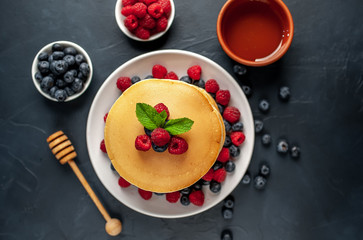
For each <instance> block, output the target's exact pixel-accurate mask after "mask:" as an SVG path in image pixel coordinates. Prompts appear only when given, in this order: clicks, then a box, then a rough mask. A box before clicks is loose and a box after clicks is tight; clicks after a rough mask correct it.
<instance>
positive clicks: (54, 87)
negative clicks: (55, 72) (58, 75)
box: [49, 86, 59, 97]
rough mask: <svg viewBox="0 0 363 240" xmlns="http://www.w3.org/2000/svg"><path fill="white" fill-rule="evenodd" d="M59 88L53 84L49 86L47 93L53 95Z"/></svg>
mask: <svg viewBox="0 0 363 240" xmlns="http://www.w3.org/2000/svg"><path fill="white" fill-rule="evenodd" d="M58 89H59V88H58V87H57V86H53V87H51V88H50V90H49V95H50V96H51V97H55V92H56V91H57V90H58Z"/></svg>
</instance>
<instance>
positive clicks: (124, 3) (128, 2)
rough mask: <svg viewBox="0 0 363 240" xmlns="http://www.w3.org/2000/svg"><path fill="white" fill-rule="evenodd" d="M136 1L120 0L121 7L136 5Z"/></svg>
mask: <svg viewBox="0 0 363 240" xmlns="http://www.w3.org/2000/svg"><path fill="white" fill-rule="evenodd" d="M136 2H137V1H136V0H122V6H124V7H125V6H132V5H134V4H135V3H136Z"/></svg>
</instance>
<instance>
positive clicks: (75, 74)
mask: <svg viewBox="0 0 363 240" xmlns="http://www.w3.org/2000/svg"><path fill="white" fill-rule="evenodd" d="M68 72H71V73H72V74H73V76H74V77H77V74H78V72H77V70H76V69H71V70H69V71H68Z"/></svg>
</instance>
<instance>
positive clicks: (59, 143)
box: [47, 131, 122, 236]
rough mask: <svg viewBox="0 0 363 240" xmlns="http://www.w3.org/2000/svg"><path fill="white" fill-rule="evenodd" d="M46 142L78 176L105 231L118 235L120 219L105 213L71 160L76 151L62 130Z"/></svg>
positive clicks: (56, 155)
mask: <svg viewBox="0 0 363 240" xmlns="http://www.w3.org/2000/svg"><path fill="white" fill-rule="evenodd" d="M47 142H48V143H49V148H50V149H51V150H52V152H53V154H54V155H55V157H56V158H57V159H58V160H59V162H60V163H61V164H62V165H64V164H66V163H68V164H69V166H70V167H71V168H72V170H73V172H74V173H75V174H76V176H77V177H78V179H79V181H80V182H81V183H82V185H83V187H84V188H85V189H86V191H87V192H88V194H89V196H90V197H91V199H92V200H93V202H94V204H95V205H96V207H97V208H98V210H99V211H100V212H101V214H102V216H103V217H104V219H105V220H106V225H105V229H106V232H107V233H108V234H109V235H111V236H116V235H118V234H119V233H120V232H121V230H122V224H121V222H120V220H118V219H117V218H111V217H110V215H109V214H108V213H107V211H106V209H105V208H104V207H103V205H102V203H101V202H100V200H99V199H98V197H97V196H96V194H95V193H94V191H93V190H92V188H91V186H90V185H89V184H88V182H87V180H86V179H85V178H84V176H83V174H82V172H81V171H80V170H79V168H78V167H77V164H76V163H75V162H74V161H73V159H74V158H75V157H76V156H77V153H76V151H75V149H74V147H73V145H72V143H71V141H70V140H69V139H68V137H67V136H66V135H65V134H64V133H63V131H58V132H55V133H53V134H52V135H50V136H49V137H48V138H47Z"/></svg>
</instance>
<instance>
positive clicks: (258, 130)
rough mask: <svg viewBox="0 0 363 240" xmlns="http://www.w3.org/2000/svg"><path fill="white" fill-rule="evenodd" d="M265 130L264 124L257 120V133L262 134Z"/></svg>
mask: <svg viewBox="0 0 363 240" xmlns="http://www.w3.org/2000/svg"><path fill="white" fill-rule="evenodd" d="M262 130H263V122H262V121H261V120H255V133H260V132H262Z"/></svg>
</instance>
